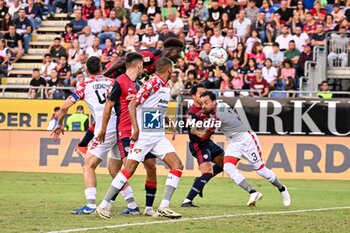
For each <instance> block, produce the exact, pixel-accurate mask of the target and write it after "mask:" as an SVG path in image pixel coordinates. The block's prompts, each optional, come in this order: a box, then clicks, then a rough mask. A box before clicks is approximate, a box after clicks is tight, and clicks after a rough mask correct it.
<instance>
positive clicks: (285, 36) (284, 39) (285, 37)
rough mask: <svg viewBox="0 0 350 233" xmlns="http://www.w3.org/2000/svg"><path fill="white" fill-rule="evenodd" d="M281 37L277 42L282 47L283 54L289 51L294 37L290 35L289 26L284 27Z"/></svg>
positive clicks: (278, 37)
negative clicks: (290, 42)
mask: <svg viewBox="0 0 350 233" xmlns="http://www.w3.org/2000/svg"><path fill="white" fill-rule="evenodd" d="M281 33H282V34H281V35H279V36H277V38H276V42H277V43H278V44H279V45H280V50H281V51H282V52H284V51H286V50H287V49H288V44H289V41H291V40H292V38H293V36H292V35H291V34H290V33H289V30H288V26H287V25H284V26H282V30H281Z"/></svg>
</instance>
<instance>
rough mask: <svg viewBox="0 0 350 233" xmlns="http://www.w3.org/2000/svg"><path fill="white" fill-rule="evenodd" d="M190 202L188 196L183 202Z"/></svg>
mask: <svg viewBox="0 0 350 233" xmlns="http://www.w3.org/2000/svg"><path fill="white" fill-rule="evenodd" d="M189 202H191V200H190V199H187V198H186V199H185V200H184V201H183V202H182V203H189Z"/></svg>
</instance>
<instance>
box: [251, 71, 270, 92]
mask: <svg viewBox="0 0 350 233" xmlns="http://www.w3.org/2000/svg"><path fill="white" fill-rule="evenodd" d="M250 90H252V92H250V96H251V97H259V96H262V97H267V96H268V94H269V84H268V83H267V81H266V80H265V79H264V78H263V76H262V70H261V69H260V68H257V69H256V79H255V80H252V81H251V82H250ZM254 91H256V92H254ZM259 93H260V94H259Z"/></svg>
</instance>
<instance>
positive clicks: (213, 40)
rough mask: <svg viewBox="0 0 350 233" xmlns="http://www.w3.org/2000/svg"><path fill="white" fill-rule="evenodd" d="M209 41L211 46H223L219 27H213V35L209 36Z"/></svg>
mask: <svg viewBox="0 0 350 233" xmlns="http://www.w3.org/2000/svg"><path fill="white" fill-rule="evenodd" d="M209 42H210V44H211V47H212V48H222V47H223V46H224V37H223V36H222V34H221V30H220V28H215V29H214V35H213V36H212V37H210V41H209Z"/></svg>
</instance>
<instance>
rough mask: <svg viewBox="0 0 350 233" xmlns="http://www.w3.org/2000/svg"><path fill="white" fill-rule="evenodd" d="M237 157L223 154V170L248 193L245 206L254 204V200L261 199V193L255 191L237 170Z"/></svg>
mask: <svg viewBox="0 0 350 233" xmlns="http://www.w3.org/2000/svg"><path fill="white" fill-rule="evenodd" d="M238 161H239V159H237V158H235V157H234V156H227V155H226V156H225V158H224V171H225V172H226V173H227V175H228V176H229V177H230V178H231V180H233V181H234V182H235V183H236V184H237V185H238V186H240V187H241V188H242V189H244V190H245V191H247V192H248V193H249V194H250V198H249V201H248V203H247V206H255V204H256V202H257V201H259V200H261V199H262V194H261V193H259V192H257V191H256V190H255V189H254V187H253V186H252V185H251V184H249V183H248V181H247V180H246V179H245V177H244V176H243V175H242V174H241V173H240V172H239V171H238V169H237V167H236V166H237V163H238Z"/></svg>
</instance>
